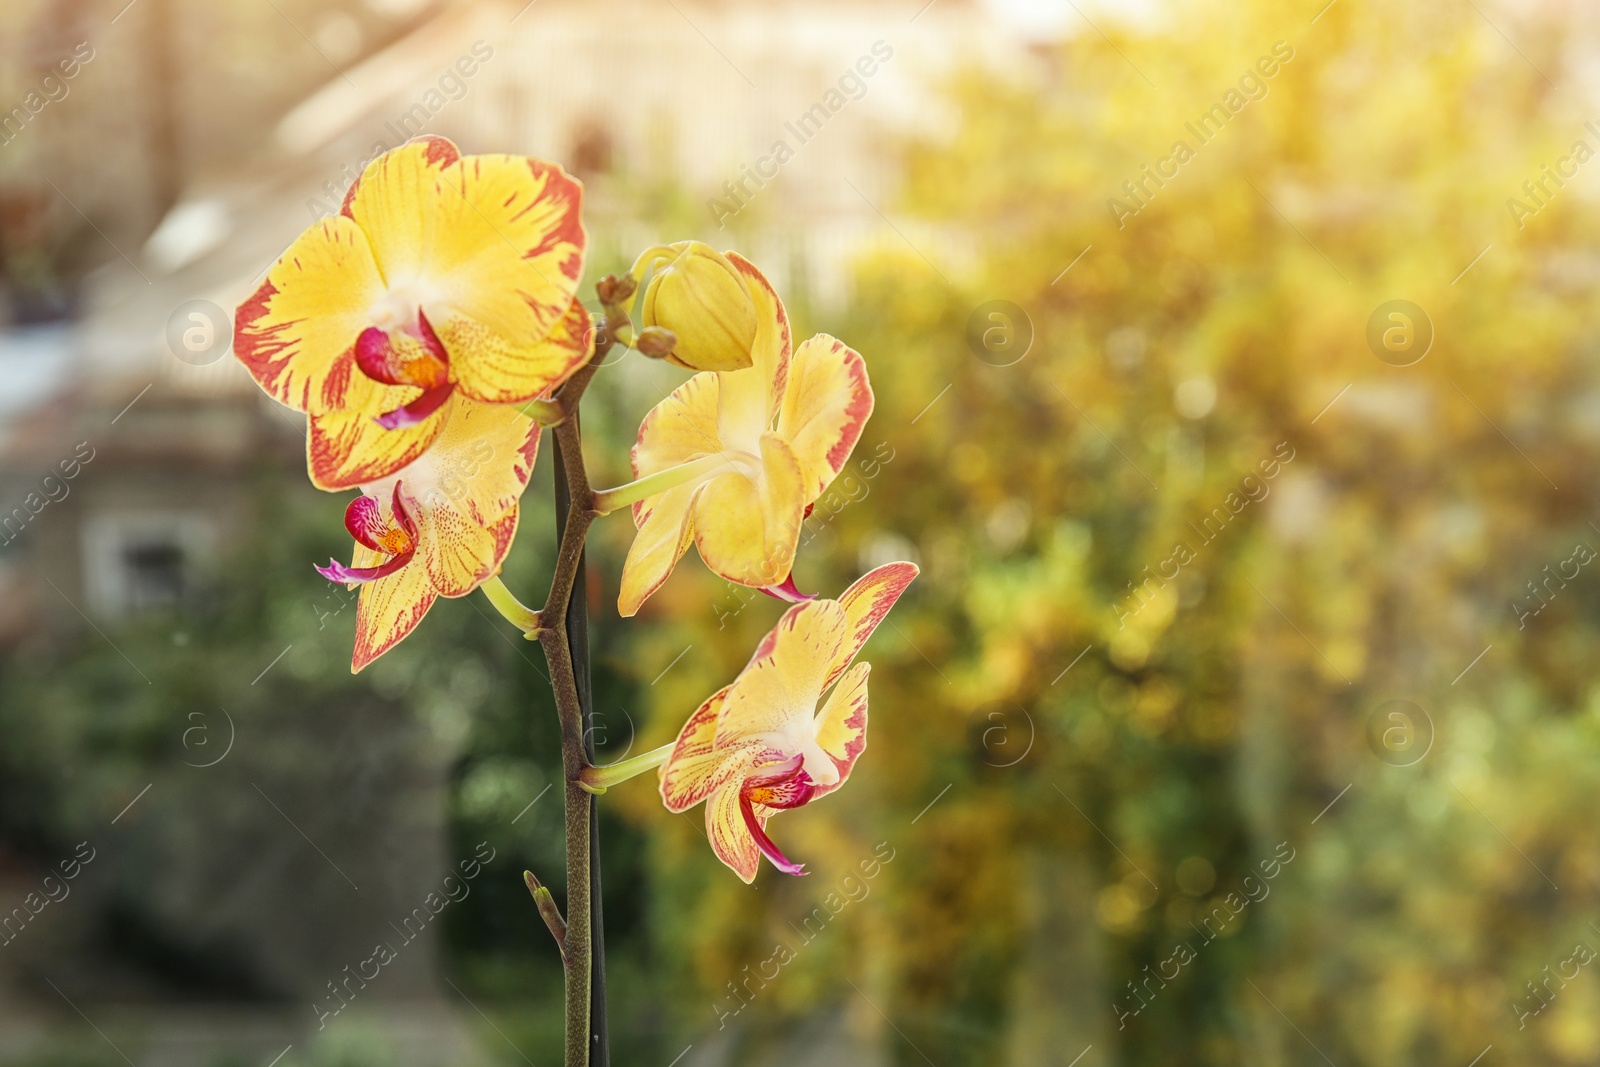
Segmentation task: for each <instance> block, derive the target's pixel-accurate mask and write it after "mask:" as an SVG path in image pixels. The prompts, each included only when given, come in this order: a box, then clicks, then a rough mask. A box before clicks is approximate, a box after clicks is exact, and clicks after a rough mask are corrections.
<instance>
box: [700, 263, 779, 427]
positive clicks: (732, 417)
mask: <svg viewBox="0 0 1600 1067" xmlns="http://www.w3.org/2000/svg"><path fill="white" fill-rule="evenodd" d="M727 258H728V261H729V262H730V263H732V264H733V265H734V267H735V268H736V269H737V270H738V271H740V273H742V274H743V275H744V276H745V284H746V285H748V286H749V288H750V295H751V297H752V298H753V299H754V300H755V306H756V340H755V344H754V346H752V348H751V356H752V358H753V360H754V362H753V363H752V365H751V366H750V367H749V368H747V369H745V370H736V371H726V372H724V373H722V374H720V375H718V378H719V381H720V382H721V393H720V396H719V397H718V409H717V425H718V433H719V436H720V437H721V439H722V441H723V442H725V447H729V448H738V449H743V450H745V451H750V452H753V451H755V446H756V442H757V441H758V440H759V439H760V437H761V435H762V434H763V433H765V432H766V431H767V430H770V429H771V428H772V424H773V420H774V419H775V418H776V417H777V414H778V402H779V400H780V399H781V398H782V396H783V390H784V383H785V381H786V379H787V377H788V373H789V348H790V338H789V315H788V313H787V312H786V311H784V308H783V301H781V300H779V299H778V294H777V293H776V292H774V291H773V288H772V284H771V283H770V282H768V281H767V279H766V276H765V275H763V274H762V273H761V272H760V271H759V270H757V269H756V268H755V265H754V264H752V263H751V262H750V261H749V260H747V259H745V258H744V257H743V256H741V255H739V254H738V253H737V252H730V253H728V257H727Z"/></svg>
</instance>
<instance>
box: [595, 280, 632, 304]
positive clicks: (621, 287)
mask: <svg viewBox="0 0 1600 1067" xmlns="http://www.w3.org/2000/svg"><path fill="white" fill-rule="evenodd" d="M594 288H595V293H596V294H597V295H598V296H599V297H600V302H601V303H602V304H620V303H622V302H623V301H624V300H626V299H628V297H630V296H632V295H633V293H634V290H636V289H638V288H639V280H638V279H637V278H635V277H634V276H633V275H631V274H624V275H623V276H622V277H620V278H619V277H617V276H616V275H615V274H607V275H606V276H605V277H604V278H601V279H600V280H599V281H598V282H596V283H595V285H594Z"/></svg>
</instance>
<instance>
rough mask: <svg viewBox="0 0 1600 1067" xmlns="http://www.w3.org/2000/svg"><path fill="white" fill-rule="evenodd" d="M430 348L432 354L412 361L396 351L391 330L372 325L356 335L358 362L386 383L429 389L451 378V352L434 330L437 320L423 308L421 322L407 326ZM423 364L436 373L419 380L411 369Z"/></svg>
mask: <svg viewBox="0 0 1600 1067" xmlns="http://www.w3.org/2000/svg"><path fill="white" fill-rule="evenodd" d="M404 332H405V333H408V334H410V335H411V336H412V337H415V338H416V339H417V340H419V341H421V342H422V346H423V347H424V348H425V349H427V350H428V355H429V356H430V357H431V358H432V362H431V363H429V362H428V360H427V359H423V358H419V359H414V360H412V361H411V362H410V364H409V365H408V364H407V363H406V362H404V361H403V360H402V359H401V358H400V355H399V353H398V352H396V351H395V347H394V341H393V340H392V339H391V338H390V335H389V331H388V330H385V329H382V328H380V327H377V326H368V327H367V328H366V329H364V330H362V331H361V333H360V334H359V335H358V336H357V337H356V344H355V356H356V366H357V367H359V368H361V373H362V374H365V375H366V376H367V377H368V378H371V379H372V380H373V381H375V382H382V383H383V384H384V385H416V386H421V387H422V388H425V389H434V388H438V387H439V386H441V385H443V384H444V383H445V382H446V381H448V380H449V366H450V353H449V352H447V351H446V350H445V347H444V342H442V341H440V340H439V335H438V334H436V333H434V332H433V324H432V323H431V322H429V321H428V316H427V315H425V314H423V313H422V311H421V309H418V311H417V324H416V326H414V327H408V328H406V329H405V330H404ZM418 364H422V365H423V366H424V368H425V369H426V370H429V371H431V372H432V373H431V374H430V375H429V376H428V378H426V379H424V380H420V381H419V380H418V379H417V377H416V376H415V375H414V374H408V373H407V371H408V370H412V369H414V368H415V367H416V366H417V365H418Z"/></svg>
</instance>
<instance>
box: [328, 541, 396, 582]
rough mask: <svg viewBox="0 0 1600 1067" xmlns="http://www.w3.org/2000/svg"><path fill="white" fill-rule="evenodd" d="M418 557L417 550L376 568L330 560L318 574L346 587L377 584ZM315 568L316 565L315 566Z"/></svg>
mask: <svg viewBox="0 0 1600 1067" xmlns="http://www.w3.org/2000/svg"><path fill="white" fill-rule="evenodd" d="M414 555H416V549H412V550H411V551H409V552H402V553H400V555H398V556H396V557H394V558H393V559H391V560H388V561H386V562H384V563H380V564H379V565H378V566H376V567H347V566H345V565H344V564H343V563H340V562H339V561H338V560H336V559H330V560H329V561H328V565H327V566H326V567H317V568H316V570H317V573H318V574H320V575H322V576H323V577H324V578H326V579H328V581H330V582H343V583H344V584H346V585H362V584H364V583H366V582H375V581H377V580H378V579H379V578H384V577H387V576H389V575H391V574H393V573H394V572H395V571H397V570H399V569H400V568H401V567H404V566H405V565H406V564H407V563H410V562H411V557H412V556H414ZM313 566H315V565H313Z"/></svg>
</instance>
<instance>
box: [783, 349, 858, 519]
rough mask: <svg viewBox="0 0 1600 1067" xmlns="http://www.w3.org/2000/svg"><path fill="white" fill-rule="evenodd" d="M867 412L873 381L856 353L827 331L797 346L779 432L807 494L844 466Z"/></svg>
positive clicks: (809, 496) (817, 490)
mask: <svg viewBox="0 0 1600 1067" xmlns="http://www.w3.org/2000/svg"><path fill="white" fill-rule="evenodd" d="M871 415H872V387H871V385H869V384H868V382H867V365H866V363H865V361H863V360H862V358H861V356H860V355H859V354H857V353H856V352H855V351H854V350H853V349H851V348H850V347H849V346H847V345H846V344H845V343H844V342H843V341H839V340H836V339H835V338H832V337H829V336H828V335H827V334H825V333H822V334H818V335H817V336H815V337H813V338H811V340H809V341H807V342H805V343H804V344H802V345H801V346H800V347H799V348H797V349H796V350H795V353H794V358H793V359H791V360H790V361H789V378H788V384H787V386H786V387H785V389H784V393H783V404H782V407H781V409H780V411H779V413H778V433H779V434H780V435H781V436H782V437H783V439H784V440H786V441H788V442H789V445H790V447H791V448H793V449H794V454H795V456H796V457H797V458H798V459H799V460H800V468H801V470H802V471H803V472H804V473H805V488H806V494H807V499H810V500H815V499H816V498H817V497H818V496H821V495H822V492H823V490H825V489H827V488H828V484H829V483H830V482H832V481H833V479H834V478H835V477H836V476H837V475H838V473H839V472H840V471H841V470H843V469H844V465H845V463H846V462H847V461H848V460H849V459H850V453H851V451H852V450H854V449H855V447H856V442H857V441H858V440H860V438H861V431H862V429H863V428H864V427H865V426H866V424H867V419H868V418H869V417H870V416H871Z"/></svg>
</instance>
